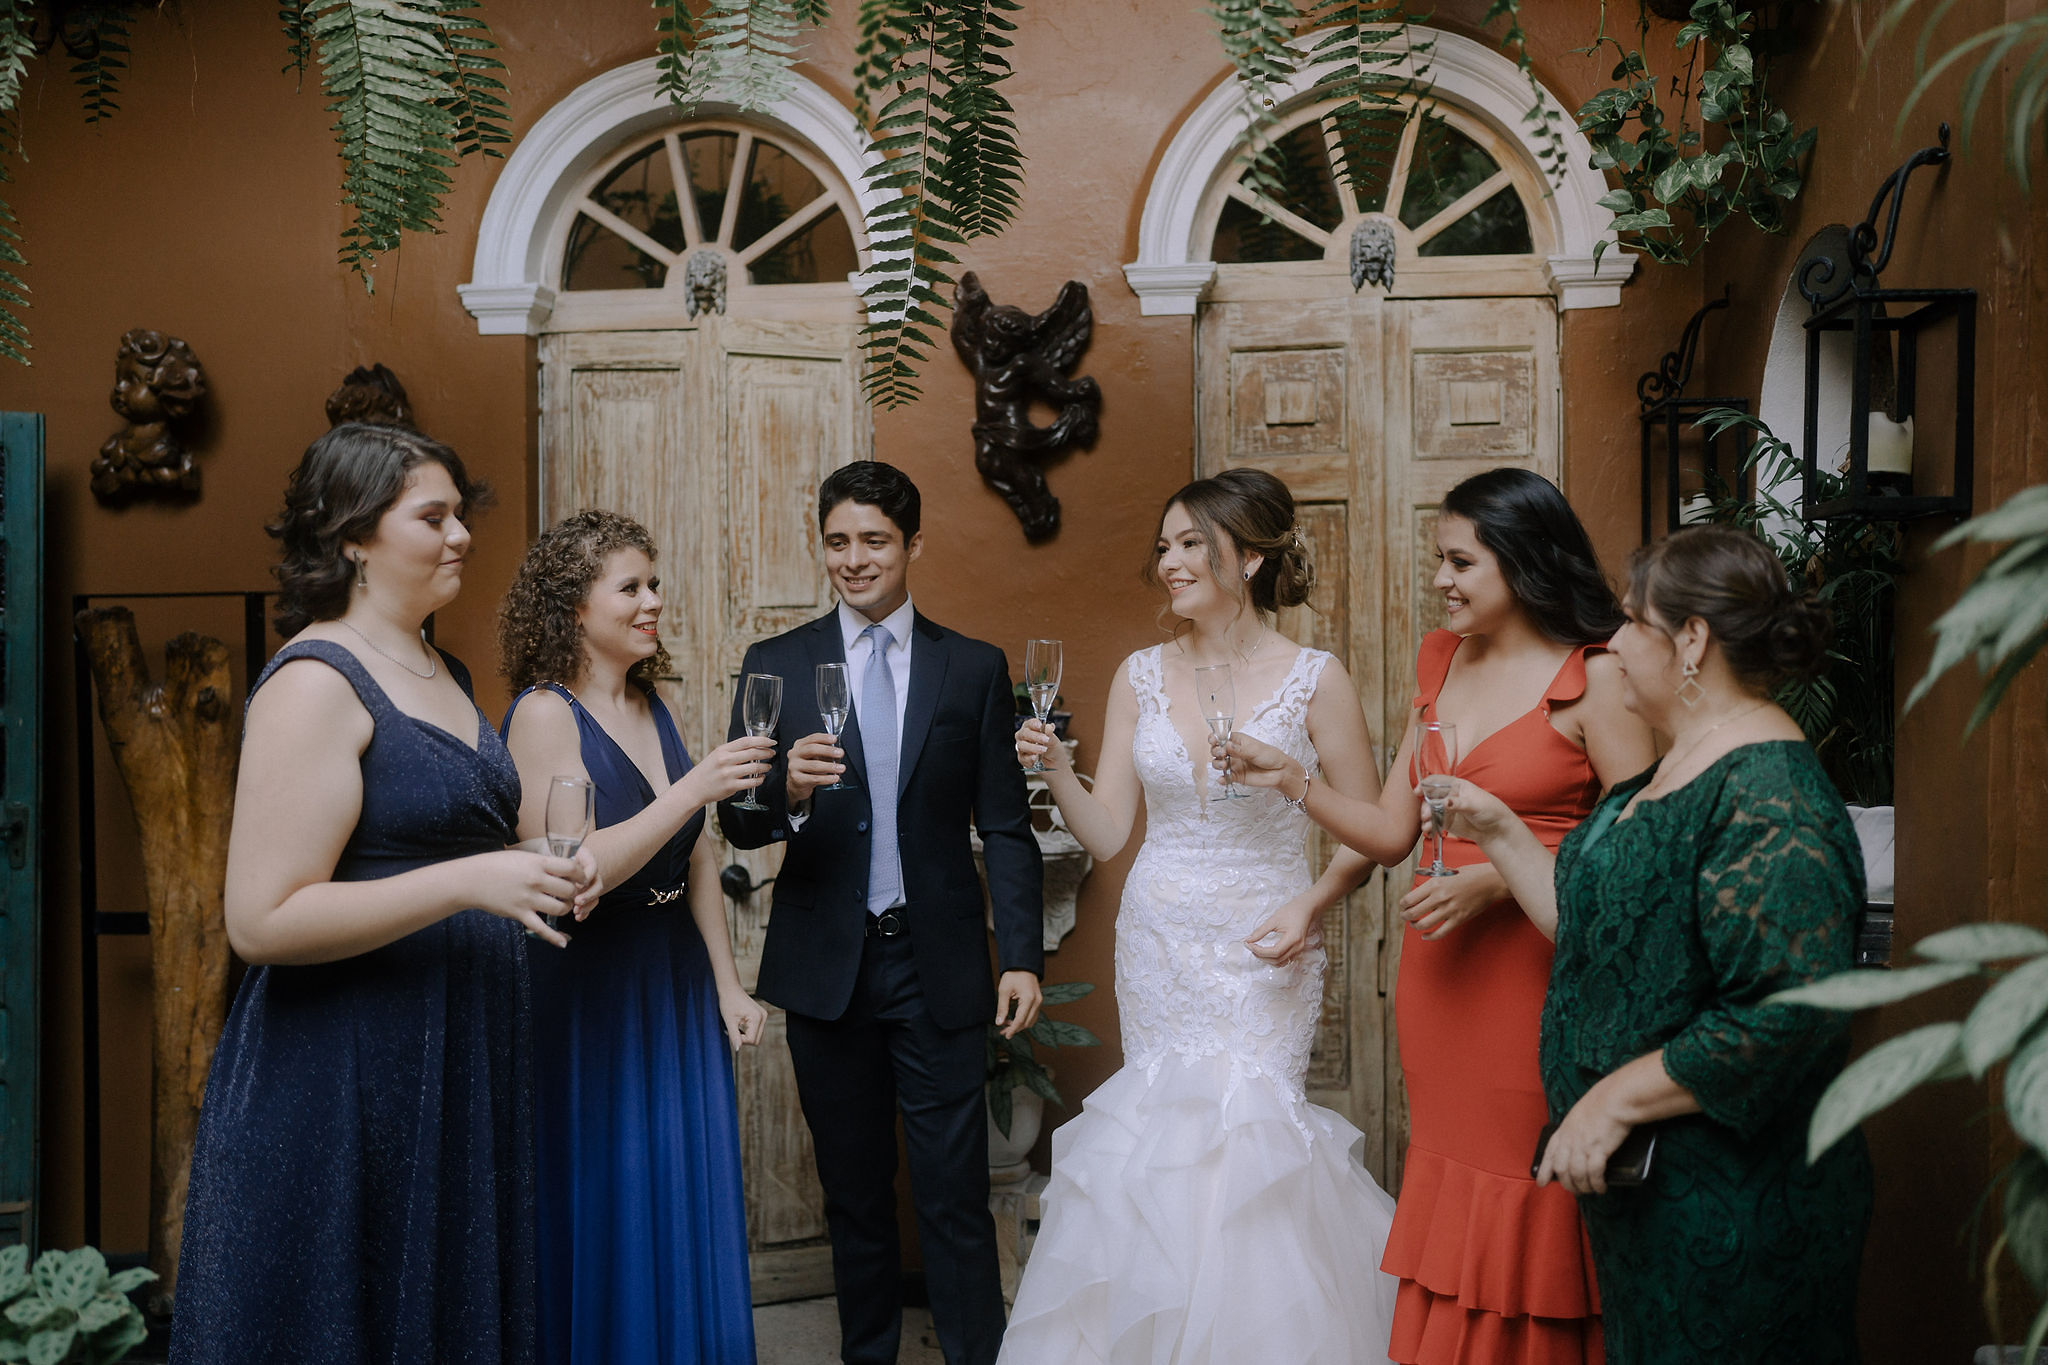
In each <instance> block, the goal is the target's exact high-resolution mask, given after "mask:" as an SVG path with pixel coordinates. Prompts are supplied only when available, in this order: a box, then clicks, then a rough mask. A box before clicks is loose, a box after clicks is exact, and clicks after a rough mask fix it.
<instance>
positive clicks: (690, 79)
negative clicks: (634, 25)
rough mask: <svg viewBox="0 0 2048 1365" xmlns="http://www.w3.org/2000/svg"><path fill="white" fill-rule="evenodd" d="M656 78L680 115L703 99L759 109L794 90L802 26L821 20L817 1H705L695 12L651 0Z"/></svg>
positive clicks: (668, 0)
mask: <svg viewBox="0 0 2048 1365" xmlns="http://www.w3.org/2000/svg"><path fill="white" fill-rule="evenodd" d="M654 8H655V9H657V10H659V11H660V17H659V18H657V19H656V20H655V23H654V29H655V33H656V34H657V35H658V36H657V39H656V42H655V49H654V50H655V54H656V64H655V66H656V84H657V86H658V88H659V89H660V90H661V91H662V93H664V94H666V95H667V96H668V99H669V103H670V104H672V105H674V106H675V108H676V112H678V113H679V114H682V115H684V116H686V117H687V116H688V115H690V114H693V113H695V112H696V109H697V106H698V105H699V104H701V103H702V102H703V101H704V100H706V99H708V98H710V97H711V92H712V90H713V88H714V87H716V89H717V94H718V98H719V99H721V100H723V101H726V102H729V103H732V104H736V105H738V106H739V107H740V108H742V109H753V110H764V109H769V108H772V107H774V106H775V105H776V104H779V103H780V102H781V101H783V100H785V99H788V98H789V96H790V94H791V92H792V91H793V90H794V89H795V88H796V70H795V68H796V59H797V49H798V43H799V37H800V35H801V33H802V32H803V30H804V29H806V28H815V27H817V26H818V25H819V24H822V23H824V22H825V19H826V18H827V15H828V11H827V9H826V6H825V3H824V0H711V5H710V7H709V8H708V9H706V10H705V11H704V13H703V15H702V17H701V18H700V17H697V16H693V15H692V14H691V13H690V11H689V9H688V7H687V5H686V4H685V0H654Z"/></svg>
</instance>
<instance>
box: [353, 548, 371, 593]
mask: <svg viewBox="0 0 2048 1365" xmlns="http://www.w3.org/2000/svg"><path fill="white" fill-rule="evenodd" d="M368 564H369V561H368V560H367V559H365V558H364V557H363V556H362V555H357V556H356V586H357V587H358V588H368V587H369V586H370V572H369V569H368V567H367V566H368Z"/></svg>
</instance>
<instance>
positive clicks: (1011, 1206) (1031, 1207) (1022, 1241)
mask: <svg viewBox="0 0 2048 1365" xmlns="http://www.w3.org/2000/svg"><path fill="white" fill-rule="evenodd" d="M1045 1184H1046V1180H1045V1177H1044V1176H1042V1175H1040V1174H1039V1173H1038V1172H1036V1171H1033V1172H1032V1173H1031V1174H1030V1175H1027V1176H1025V1177H1024V1178H1023V1179H1022V1180H1017V1181H1012V1182H1009V1183H1006V1184H1001V1185H995V1186H991V1187H990V1189H989V1192H988V1209H989V1212H990V1213H992V1214H994V1215H995V1219H996V1257H997V1263H998V1264H999V1265H1000V1266H1001V1267H1002V1272H1003V1306H1004V1307H1005V1308H1007V1307H1009V1306H1010V1305H1012V1304H1014V1303H1015V1302H1016V1301H1017V1281H1018V1280H1019V1279H1020V1278H1022V1277H1023V1274H1024V1262H1025V1261H1027V1260H1029V1259H1030V1257H1031V1244H1032V1242H1034V1241H1035V1240H1037V1237H1038V1218H1039V1211H1038V1196H1039V1195H1040V1194H1042V1193H1043V1192H1044V1190H1045Z"/></svg>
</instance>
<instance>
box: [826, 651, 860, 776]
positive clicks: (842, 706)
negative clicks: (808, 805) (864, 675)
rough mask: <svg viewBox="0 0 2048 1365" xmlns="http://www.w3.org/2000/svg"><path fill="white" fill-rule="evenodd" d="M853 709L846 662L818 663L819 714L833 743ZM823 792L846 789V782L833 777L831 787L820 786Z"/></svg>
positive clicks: (843, 728)
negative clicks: (847, 715) (848, 713)
mask: <svg viewBox="0 0 2048 1365" xmlns="http://www.w3.org/2000/svg"><path fill="white" fill-rule="evenodd" d="M852 709H853V685H852V684H851V683H850V682H849V681H848V680H847V676H846V665H845V664H844V663H829V664H819V665H818V716H819V718H820V719H821V720H823V721H824V723H825V733H826V734H828V735H830V736H831V737H832V743H833V744H834V745H837V744H838V743H839V735H840V732H841V731H843V730H845V729H846V714H847V712H849V711H851V710H852ZM818 790H819V791H821V792H837V791H845V790H846V783H845V782H843V781H842V780H840V779H839V778H836V777H835V778H833V779H832V785H831V786H829V787H820V788H818Z"/></svg>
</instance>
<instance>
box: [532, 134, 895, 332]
mask: <svg viewBox="0 0 2048 1365" xmlns="http://www.w3.org/2000/svg"><path fill="white" fill-rule="evenodd" d="M563 219H564V221H563V223H562V224H561V226H560V228H559V229H558V232H557V238H556V240H557V243H558V246H557V251H556V255H555V259H556V262H557V265H556V269H555V272H554V273H555V288H556V289H557V290H558V291H559V294H558V297H559V298H560V300H561V301H562V304H564V305H568V306H569V307H570V309H571V311H572V313H578V314H582V313H595V312H597V311H600V310H602V311H608V312H609V311H615V310H616V307H618V306H624V307H626V308H627V309H628V311H629V314H630V315H632V316H639V315H642V314H644V313H645V312H647V311H648V309H649V308H650V307H655V306H659V305H658V303H657V301H656V300H654V299H649V298H647V297H646V295H647V294H648V293H649V292H651V291H660V292H661V293H662V294H663V295H666V296H669V301H670V302H673V303H674V305H675V306H676V307H677V308H679V309H682V310H684V311H697V309H695V308H693V307H691V301H690V300H689V299H688V298H687V295H688V294H690V293H691V292H693V287H706V288H708V286H709V283H710V282H711V281H712V280H713V279H714V278H715V279H716V281H717V282H718V283H719V284H720V285H721V286H722V288H723V294H722V295H721V297H722V298H724V299H727V300H730V301H731V302H733V303H739V302H741V301H742V300H744V301H745V302H749V303H752V304H754V305H757V307H741V308H739V309H738V311H748V312H753V311H762V310H761V309H760V308H759V307H758V305H761V304H764V303H765V304H768V305H769V306H768V308H767V309H766V311H770V312H773V311H779V310H777V309H775V308H774V307H773V302H774V299H773V298H772V297H771V296H778V295H779V296H781V301H782V302H783V303H785V304H786V303H790V302H794V301H797V299H792V298H791V297H790V296H792V295H794V296H798V297H799V298H800V297H802V296H812V297H816V296H819V295H822V294H829V295H835V296H836V295H846V296H849V297H850V296H851V292H852V290H851V286H850V285H849V284H848V282H847V276H849V275H850V274H852V273H853V272H855V271H857V270H859V269H860V266H861V260H860V243H861V241H862V240H863V238H861V237H860V236H858V235H857V234H858V232H859V228H858V221H859V220H858V213H857V210H856V209H855V206H854V203H853V200H852V197H851V196H850V195H849V194H848V193H847V190H846V187H845V186H844V185H843V184H841V183H839V181H838V179H837V177H835V176H834V175H833V174H832V172H831V170H830V169H829V168H828V167H827V166H826V164H825V163H824V161H823V159H822V158H820V157H818V156H816V155H815V154H814V153H812V152H811V151H809V150H808V149H807V148H803V147H801V146H798V145H796V144H795V143H793V142H791V141H785V140H782V139H779V138H776V137H771V136H769V135H767V134H764V133H763V132H762V131H761V130H759V129H756V128H753V127H749V126H747V125H745V124H739V123H720V122H710V123H693V124H689V125H687V126H684V127H680V128H671V129H669V130H667V131H664V132H661V133H658V134H656V135H654V136H653V137H652V138H646V139H642V140H640V141H638V142H636V143H633V144H631V145H629V146H628V147H626V148H625V149H624V150H623V151H622V152H620V153H619V154H618V155H616V156H615V157H613V158H612V159H611V160H610V161H609V162H607V163H606V164H604V165H603V166H601V167H600V168H599V169H598V170H597V171H596V172H595V173H593V174H592V175H590V176H589V177H588V179H587V182H586V184H585V185H584V186H583V188H582V191H581V192H580V193H579V194H577V195H575V196H574V197H573V198H572V200H571V202H570V204H569V206H568V207H567V208H566V209H565V210H564V213H563ZM693 262H694V264H693ZM623 296H637V297H623ZM707 297H708V295H700V300H699V302H700V303H701V302H702V299H703V298H707ZM607 303H610V304H612V305H614V307H613V308H607V307H606V305H607ZM721 311H723V310H721ZM557 312H558V313H559V312H560V308H559V307H558V309H557ZM593 320H594V319H593ZM555 321H556V325H557V326H559V325H561V322H562V319H561V318H559V317H558V318H557V319H556V320H555ZM571 325H572V326H573V325H574V323H573V322H572V323H571Z"/></svg>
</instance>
